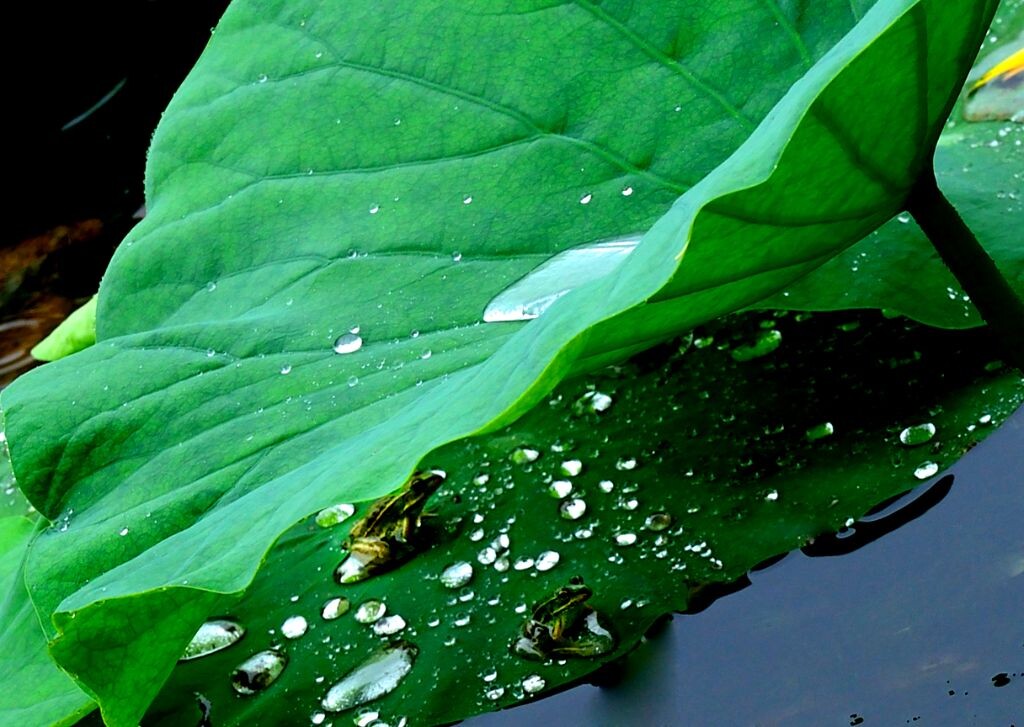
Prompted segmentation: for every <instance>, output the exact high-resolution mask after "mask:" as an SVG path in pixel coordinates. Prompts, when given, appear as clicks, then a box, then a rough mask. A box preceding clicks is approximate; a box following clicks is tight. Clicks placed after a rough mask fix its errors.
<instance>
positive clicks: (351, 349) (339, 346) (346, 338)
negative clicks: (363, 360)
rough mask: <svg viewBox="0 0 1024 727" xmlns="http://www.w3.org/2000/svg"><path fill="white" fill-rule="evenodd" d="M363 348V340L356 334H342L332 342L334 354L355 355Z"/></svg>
mask: <svg viewBox="0 0 1024 727" xmlns="http://www.w3.org/2000/svg"><path fill="white" fill-rule="evenodd" d="M362 347H363V339H362V338H361V337H360V336H359V334H357V333H351V332H349V333H344V334H342V335H340V336H338V340H336V341H335V342H334V352H335V353H340V354H346V353H355V352H356V351H358V350H359V349H360V348H362Z"/></svg>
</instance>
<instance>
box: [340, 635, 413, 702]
mask: <svg viewBox="0 0 1024 727" xmlns="http://www.w3.org/2000/svg"><path fill="white" fill-rule="evenodd" d="M418 653H419V649H417V648H416V647H415V646H414V645H413V644H410V643H408V642H406V641H400V642H398V643H396V644H392V645H391V646H388V647H386V648H384V649H382V650H380V651H378V652H377V653H376V654H374V655H372V656H371V657H370V658H369V659H367V660H366V661H364V662H363V663H362V664H360V665H359V666H357V667H356V668H355V669H353V670H352V671H350V672H349V673H348V674H346V675H345V676H344V677H343V678H342V679H341V680H340V681H339V682H337V683H336V684H335V685H334V686H332V687H331V688H330V690H329V691H328V692H327V695H326V696H325V697H324V698H323V700H322V701H321V702H320V705H321V706H322V707H323V708H324V709H326V710H327V711H328V712H342V711H344V710H346V709H352V708H353V707H358V706H360V705H362V704H366V703H367V702H372V701H373V700H374V699H378V698H380V697H383V696H384V695H385V694H388V693H389V692H391V691H393V690H394V689H395V687H397V686H398V685H399V683H400V682H401V681H402V679H404V678H405V676H406V675H407V674H408V673H409V672H410V671H412V667H413V662H415V660H416V655H417V654H418Z"/></svg>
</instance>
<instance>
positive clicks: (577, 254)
mask: <svg viewBox="0 0 1024 727" xmlns="http://www.w3.org/2000/svg"><path fill="white" fill-rule="evenodd" d="M588 201H589V200H588ZM639 241H640V235H639V234H636V235H629V236H626V237H622V238H618V239H615V240H605V241H602V242H591V243H587V244H586V245H580V246H579V247H574V248H572V249H570V250H566V251H564V252H561V253H559V254H558V255H555V256H554V257H553V258H551V259H549V260H547V261H545V262H544V263H542V264H541V265H540V266H539V267H538V268H536V269H535V270H533V271H532V272H530V273H529V274H528V275H526V277H524V278H521V279H520V280H518V281H517V282H515V283H513V284H512V285H511V286H509V287H508V288H506V289H505V290H503V291H502V292H501V293H499V294H498V295H497V296H496V297H495V298H494V300H492V301H491V302H490V303H488V304H487V308H486V309H485V310H484V321H485V322H487V323H496V322H501V321H526V320H530V319H532V318H536V317H537V316H539V315H540V314H542V313H543V312H544V311H545V310H547V309H548V308H549V307H550V306H551V304H552V303H554V302H555V301H556V300H558V299H559V298H561V297H562V296H563V295H565V294H566V293H568V292H569V291H570V290H572V289H573V288H578V287H579V286H581V285H583V284H584V283H589V282H590V281H592V280H597V279H598V278H602V277H604V276H605V275H607V274H608V273H610V272H612V271H613V270H615V268H617V267H618V266H619V265H621V264H622V261H623V260H625V259H626V257H628V256H629V254H630V253H631V252H633V250H634V249H635V248H636V246H637V243H638V242H639Z"/></svg>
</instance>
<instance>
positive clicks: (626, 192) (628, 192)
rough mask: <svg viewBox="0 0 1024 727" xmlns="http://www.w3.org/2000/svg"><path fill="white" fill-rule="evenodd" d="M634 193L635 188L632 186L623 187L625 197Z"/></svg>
mask: <svg viewBox="0 0 1024 727" xmlns="http://www.w3.org/2000/svg"><path fill="white" fill-rule="evenodd" d="M632 194H633V188H632V187H623V188H622V196H623V197H629V196H630V195H632Z"/></svg>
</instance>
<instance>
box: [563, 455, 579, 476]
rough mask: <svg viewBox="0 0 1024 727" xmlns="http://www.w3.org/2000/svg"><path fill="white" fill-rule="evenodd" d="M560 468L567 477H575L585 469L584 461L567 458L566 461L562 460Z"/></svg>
mask: <svg viewBox="0 0 1024 727" xmlns="http://www.w3.org/2000/svg"><path fill="white" fill-rule="evenodd" d="M559 470H560V471H561V473H562V474H563V475H565V476H566V477H575V476H576V475H578V474H579V473H580V472H582V471H583V463H582V462H580V461H579V460H578V459H567V460H566V461H565V462H562V466H561V467H559Z"/></svg>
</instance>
